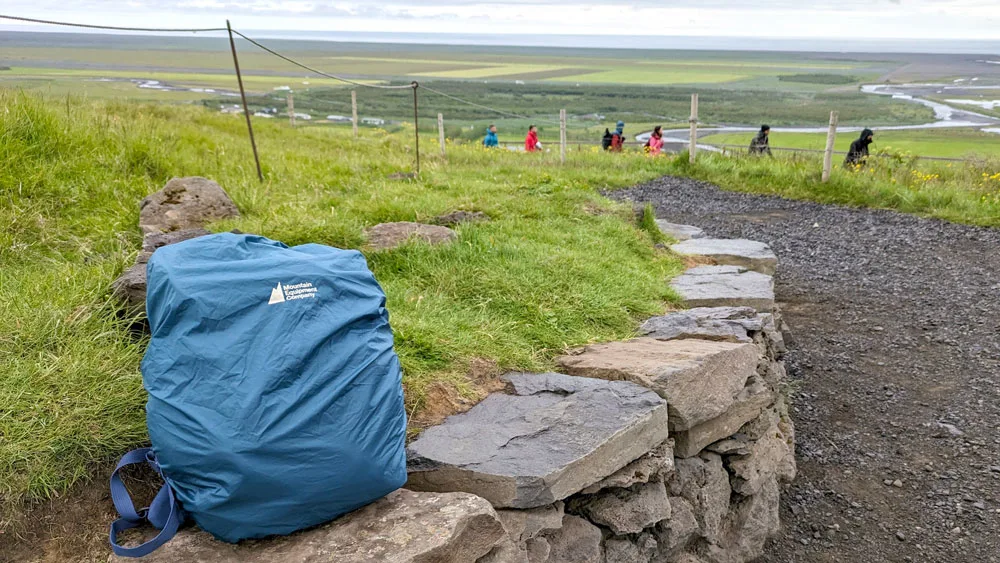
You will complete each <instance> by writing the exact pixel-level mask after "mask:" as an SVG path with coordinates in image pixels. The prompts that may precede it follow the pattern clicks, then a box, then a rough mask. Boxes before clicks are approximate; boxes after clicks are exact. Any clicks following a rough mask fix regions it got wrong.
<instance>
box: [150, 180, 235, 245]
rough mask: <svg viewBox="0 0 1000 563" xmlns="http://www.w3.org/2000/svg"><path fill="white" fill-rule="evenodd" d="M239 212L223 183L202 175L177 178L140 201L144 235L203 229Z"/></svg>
mask: <svg viewBox="0 0 1000 563" xmlns="http://www.w3.org/2000/svg"><path fill="white" fill-rule="evenodd" d="M239 216H240V212H239V210H238V209H237V208H236V204H235V203H233V200H232V199H230V198H229V194H227V193H226V191H225V190H223V189H222V187H221V186H219V184H216V183H215V182H213V181H211V180H208V179H206V178H201V177H198V176H193V177H190V178H174V179H172V180H170V181H169V182H167V185H166V186H164V187H163V189H162V190H160V191H158V192H155V193H153V194H151V195H149V196H147V197H146V198H145V199H143V200H142V202H141V203H140V204H139V228H140V229H142V232H143V234H144V235H148V234H153V233H168V232H171V231H183V230H187V229H200V228H203V227H204V226H205V225H207V224H209V223H211V222H213V221H219V220H221V219H228V218H231V217H239Z"/></svg>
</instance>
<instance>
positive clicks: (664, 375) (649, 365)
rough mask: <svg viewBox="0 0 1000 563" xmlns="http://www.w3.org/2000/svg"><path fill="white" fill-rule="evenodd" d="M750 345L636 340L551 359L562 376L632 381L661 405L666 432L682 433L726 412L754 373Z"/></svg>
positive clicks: (754, 360)
mask: <svg viewBox="0 0 1000 563" xmlns="http://www.w3.org/2000/svg"><path fill="white" fill-rule="evenodd" d="M758 357H759V353H758V349H757V346H755V345H754V344H749V343H735V342H715V341H709V340H696V339H691V340H667V341H661V340H655V339H652V338H636V339H634V340H629V341H628V342H609V343H606V344H594V345H591V346H587V347H586V348H584V349H582V350H581V351H579V352H578V353H576V354H572V355H568V356H561V357H559V358H556V362H557V364H558V365H559V366H560V368H561V369H562V370H563V371H565V372H566V373H569V374H572V375H579V376H583V377H594V378H600V379H608V380H625V381H632V382H635V383H638V384H640V385H643V386H644V387H648V388H649V389H652V390H653V391H656V393H657V394H659V395H660V396H661V397H663V398H665V399H666V400H667V404H668V405H669V410H670V429H671V430H673V431H682V430H688V429H691V428H694V427H696V426H698V425H699V424H702V423H705V422H708V421H710V420H712V419H714V418H716V417H718V416H720V415H722V414H724V413H725V412H726V411H727V410H728V409H729V408H731V407H732V406H733V405H734V404H735V403H736V401H737V398H738V397H739V395H740V393H742V392H743V389H744V388H745V387H746V386H747V380H748V379H749V378H750V377H751V376H753V375H755V374H756V371H757V363H758Z"/></svg>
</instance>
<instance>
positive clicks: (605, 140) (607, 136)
mask: <svg viewBox="0 0 1000 563" xmlns="http://www.w3.org/2000/svg"><path fill="white" fill-rule="evenodd" d="M613 137H614V136H613V135H612V134H611V130H610V129H605V130H604V137H602V138H601V148H603V149H604V150H608V149H610V148H611V141H612V139H613Z"/></svg>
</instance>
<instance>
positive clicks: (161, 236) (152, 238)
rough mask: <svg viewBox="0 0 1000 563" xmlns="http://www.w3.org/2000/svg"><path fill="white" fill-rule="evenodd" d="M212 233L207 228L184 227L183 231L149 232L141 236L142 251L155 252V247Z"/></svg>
mask: <svg viewBox="0 0 1000 563" xmlns="http://www.w3.org/2000/svg"><path fill="white" fill-rule="evenodd" d="M210 234H212V233H211V232H210V231H208V230H207V229H185V230H183V231H171V232H169V233H150V234H148V235H146V236H144V237H142V251H143V252H147V253H150V254H151V253H153V252H156V249H157V248H163V247H164V246H167V245H170V244H177V243H178V242H184V241H186V240H191V239H193V238H198V237H203V236H205V235H210Z"/></svg>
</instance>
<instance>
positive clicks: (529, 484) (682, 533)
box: [407, 308, 795, 563]
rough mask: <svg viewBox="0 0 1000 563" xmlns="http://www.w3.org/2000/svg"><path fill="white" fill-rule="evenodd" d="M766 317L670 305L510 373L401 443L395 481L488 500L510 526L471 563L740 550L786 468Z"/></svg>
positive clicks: (659, 558) (787, 437) (682, 556)
mask: <svg viewBox="0 0 1000 563" xmlns="http://www.w3.org/2000/svg"><path fill="white" fill-rule="evenodd" d="M776 321H778V322H780V319H778V317H777V315H776V314H775V313H774V312H769V313H765V314H758V313H757V312H756V311H754V310H752V309H747V308H713V309H695V310H690V311H684V312H680V313H674V314H672V315H667V316H665V317H658V318H655V319H651V320H650V321H649V322H648V323H646V325H644V328H643V331H644V332H646V333H647V334H648V335H647V336H646V337H643V338H639V339H635V340H632V341H629V342H620V343H610V344H603V345H595V346H589V347H587V348H584V349H582V350H579V351H577V353H575V354H572V355H569V356H566V357H563V358H560V359H559V365H560V366H561V371H562V372H564V373H563V374H512V375H509V376H507V381H508V382H509V383H510V386H511V387H510V389H509V390H508V392H507V393H504V394H496V395H493V396H491V397H490V398H488V399H487V401H484V402H483V403H481V404H480V405H477V406H476V407H475V408H473V409H472V410H470V411H469V412H468V413H465V414H462V415H457V416H454V417H451V418H450V419H448V420H447V421H446V422H445V423H444V424H442V425H441V426H438V427H435V428H432V429H429V430H427V431H426V432H425V433H424V434H423V435H422V436H421V437H420V438H419V439H417V440H416V441H415V442H414V443H413V444H411V446H410V448H409V456H410V472H411V476H410V482H409V483H408V484H407V487H408V488H410V489H413V490H417V491H436V492H446V491H464V492H468V493H472V494H475V495H478V496H480V497H482V498H486V499H487V500H489V501H490V502H491V504H493V506H494V508H496V510H497V514H498V517H499V519H500V521H501V522H502V523H503V526H504V529H505V530H506V532H507V535H508V537H509V540H510V541H509V543H508V542H503V543H502V544H500V545H498V546H497V547H495V548H494V551H493V552H491V553H490V554H489V555H488V556H486V557H484V558H482V559H480V560H479V561H480V562H483V563H485V562H507V563H515V562H516V563H526V562H530V563H543V562H546V563H570V562H572V563H637V562H641V563H649V562H664V563H672V562H685V563H695V562H698V561H704V562H708V563H736V562H744V561H752V560H753V559H755V558H756V557H759V556H760V554H761V552H762V549H763V547H764V544H765V542H766V540H767V538H769V537H770V536H772V535H774V534H775V533H777V531H778V529H779V526H780V524H779V520H778V507H779V484H780V483H783V482H788V481H790V480H791V479H793V478H794V476H795V458H794V453H793V452H794V431H793V428H792V424H791V421H790V419H789V417H788V412H787V405H786V402H785V400H784V396H783V394H782V392H781V385H782V381H783V379H784V376H785V370H784V366H783V363H782V360H781V357H782V354H783V353H784V343H783V339H782V337H781V333H780V332H779V331H778V330H777V329H776V326H777V322H776ZM659 338H666V340H660V339H659ZM566 374H572V375H566ZM649 390H653V391H654V392H655V393H650V392H649ZM664 410H665V411H666V416H664V412H663V411H664ZM664 426H666V428H664ZM664 437H665V439H664ZM654 442H655V444H654V445H653V446H652V447H650V444H653V443H654ZM637 450H645V451H643V452H642V453H641V455H636V454H635V452H636V451H637ZM616 466H617V467H616Z"/></svg>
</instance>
